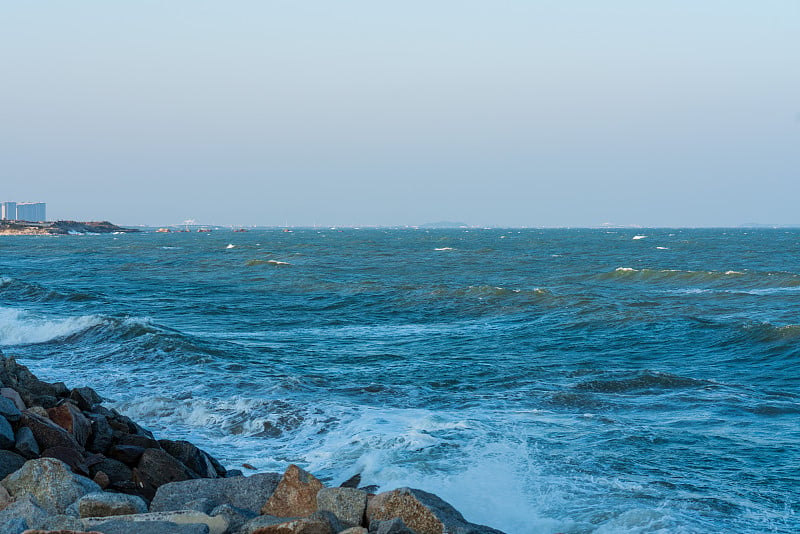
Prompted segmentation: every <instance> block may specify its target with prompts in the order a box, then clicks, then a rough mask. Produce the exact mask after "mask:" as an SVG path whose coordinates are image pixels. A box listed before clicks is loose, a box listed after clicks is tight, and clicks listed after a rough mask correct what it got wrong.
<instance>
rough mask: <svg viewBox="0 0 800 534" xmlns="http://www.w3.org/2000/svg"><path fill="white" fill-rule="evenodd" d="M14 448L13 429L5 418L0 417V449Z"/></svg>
mask: <svg viewBox="0 0 800 534" xmlns="http://www.w3.org/2000/svg"><path fill="white" fill-rule="evenodd" d="M12 448H14V429H13V428H11V423H9V422H8V421H7V420H6V418H5V417H2V416H0V449H12Z"/></svg>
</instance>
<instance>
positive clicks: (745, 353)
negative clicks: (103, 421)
mask: <svg viewBox="0 0 800 534" xmlns="http://www.w3.org/2000/svg"><path fill="white" fill-rule="evenodd" d="M0 348H2V350H3V352H4V353H6V354H7V355H16V356H17V357H18V358H19V360H20V361H21V362H22V363H24V364H26V365H28V366H29V367H30V368H31V369H32V370H33V371H34V372H35V373H37V374H38V375H39V376H40V377H42V378H45V379H49V380H52V381H56V380H61V381H64V382H66V383H67V384H68V385H70V386H80V385H84V384H86V385H90V386H92V387H94V388H95V389H96V390H98V391H99V392H100V393H101V394H102V395H103V396H104V397H106V398H108V399H110V400H111V402H112V405H113V406H114V407H116V408H117V409H119V410H121V411H122V412H124V413H126V414H128V415H130V416H131V417H133V418H134V419H135V420H137V421H139V422H141V423H142V424H144V425H145V426H148V427H150V428H151V429H152V430H154V432H155V433H156V434H157V435H159V436H163V437H171V438H173V439H176V438H183V439H189V440H191V441H193V442H195V443H197V444H198V445H200V446H201V447H203V448H205V449H206V450H208V451H209V452H211V453H212V454H214V455H216V456H217V457H219V458H220V459H221V460H222V461H223V463H225V464H226V465H227V466H228V467H229V468H236V467H239V466H241V464H242V463H245V462H247V463H250V464H252V465H253V466H255V467H256V468H258V469H259V470H261V471H282V470H283V469H284V468H285V467H286V465H287V464H288V463H290V462H294V463H297V464H299V465H301V466H303V467H306V468H308V469H309V470H310V471H312V472H314V473H315V474H317V475H318V476H320V477H322V478H324V479H325V480H326V481H327V482H329V483H332V484H338V483H340V482H341V481H343V480H345V479H346V478H348V477H350V476H351V475H353V474H354V473H356V472H360V473H362V476H363V483H364V484H378V485H380V486H381V487H382V488H383V489H391V488H394V487H397V486H400V485H411V486H414V487H418V488H421V489H425V490H428V491H432V492H434V493H437V494H438V495H440V496H441V497H442V498H444V499H445V500H447V501H449V502H451V503H452V504H453V505H455V506H456V507H457V508H458V509H459V510H460V511H462V513H463V514H464V515H465V516H466V518H467V519H468V520H470V521H473V522H478V523H483V524H488V525H490V526H493V527H495V528H499V529H502V530H504V531H506V532H509V533H555V532H563V533H575V534H577V533H590V532H591V533H614V532H622V533H645V532H647V533H651V532H665V533H666V532H669V533H679V532H740V533H763V532H776V533H777V532H785V533H788V532H798V531H800V369H799V368H798V363H800V230H783V229H764V230H761V229H758V230H754V229H703V230H695V229H672V230H670V229H639V230H636V231H633V230H627V229H624V230H622V229H591V230H590V229H574V230H528V229H526V230H519V229H460V230H423V229H393V230H388V229H387V230H382V229H324V230H320V229H297V230H294V231H293V232H283V231H280V230H252V231H249V232H245V233H234V232H230V231H215V232H213V233H210V234H204V233H172V234H157V233H154V232H144V233H141V234H127V235H96V236H63V237H34V236H31V237H28V236H8V237H2V238H0Z"/></svg>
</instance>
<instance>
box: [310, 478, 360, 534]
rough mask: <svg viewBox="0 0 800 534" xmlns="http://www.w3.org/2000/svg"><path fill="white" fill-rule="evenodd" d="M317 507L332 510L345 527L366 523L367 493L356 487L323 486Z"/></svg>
mask: <svg viewBox="0 0 800 534" xmlns="http://www.w3.org/2000/svg"><path fill="white" fill-rule="evenodd" d="M317 509H318V510H324V511H328V512H331V513H332V514H333V515H335V516H336V517H337V518H339V521H341V523H342V525H343V526H344V527H358V526H361V525H362V524H363V523H364V514H365V512H366V510H367V493H366V492H364V491H361V490H359V489H356V488H347V487H338V488H322V489H321V490H319V492H317Z"/></svg>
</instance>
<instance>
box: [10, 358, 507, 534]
mask: <svg viewBox="0 0 800 534" xmlns="http://www.w3.org/2000/svg"><path fill="white" fill-rule="evenodd" d="M0 479H1V481H0V534H22V533H26V534H42V533H48V532H49V533H53V534H56V533H63V534H66V533H70V532H93V533H103V534H122V533H140V534H168V533H175V534H204V533H205V534H338V533H346V534H367V533H369V534H415V533H416V534H502V533H501V532H500V531H499V530H495V529H493V528H490V527H486V526H482V525H476V524H473V523H469V522H467V521H466V520H465V519H464V517H463V516H462V515H461V514H460V513H459V512H458V511H457V510H456V509H455V508H453V507H452V506H451V505H449V504H448V503H446V502H445V501H443V500H442V499H440V498H439V497H437V496H436V495H433V494H431V493H427V492H425V491H422V490H418V489H412V488H398V489H394V490H391V491H385V492H381V493H377V492H376V491H377V488H375V487H359V485H360V481H361V480H360V476H359V475H358V474H356V475H354V476H353V477H352V478H350V479H349V480H347V481H345V482H343V483H342V484H341V485H340V486H338V487H326V486H325V485H324V484H323V483H322V482H321V481H320V480H318V479H317V478H316V477H314V475H312V474H310V473H308V472H306V471H304V470H303V469H301V468H299V467H297V466H295V465H290V466H289V467H288V468H287V469H286V471H285V472H284V473H283V474H280V473H258V474H254V475H251V476H247V477H245V476H243V474H242V472H241V471H239V470H228V469H226V468H225V467H223V466H222V465H221V464H220V463H219V462H218V461H217V460H216V459H215V458H214V457H212V456H211V455H210V454H208V453H206V452H205V451H203V450H201V449H199V448H197V447H196V446H194V445H193V444H191V443H189V442H188V441H183V440H170V439H156V438H155V437H154V436H153V434H152V433H151V432H150V431H148V430H147V429H145V428H143V427H142V426H140V425H138V424H137V423H136V422H134V421H132V420H131V419H130V418H128V417H126V416H124V415H122V414H120V413H119V412H117V411H116V410H113V409H109V408H107V407H105V406H103V400H102V398H101V397H100V396H99V395H98V394H97V393H96V392H95V391H94V390H93V389H91V388H90V387H77V388H74V389H71V390H70V389H69V388H67V386H66V385H64V383H62V382H57V383H53V384H51V383H48V382H44V381H41V380H39V379H38V378H36V376H34V375H33V373H31V372H30V371H29V370H28V369H27V368H26V367H25V366H24V365H21V364H19V363H18V362H17V361H16V360H15V359H14V358H13V357H6V356H4V355H3V354H2V352H0Z"/></svg>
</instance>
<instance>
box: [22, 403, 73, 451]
mask: <svg viewBox="0 0 800 534" xmlns="http://www.w3.org/2000/svg"><path fill="white" fill-rule="evenodd" d="M21 421H22V425H23V426H27V427H28V428H30V429H31V432H33V436H34V438H36V442H37V443H38V444H39V448H41V449H42V450H44V449H49V448H50V447H67V448H71V449H77V450H81V449H82V448H83V447H81V446H80V445H79V444H78V442H77V441H75V438H73V437H72V435H71V434H70V433H69V432H67V431H66V430H64V429H63V428H61V427H60V426H58V425H57V424H55V423H54V422H52V421H50V420H49V419H47V418H45V417H42V416H41V415H38V414H36V413H34V411H33V410H25V411H24V412H22V419H21Z"/></svg>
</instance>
